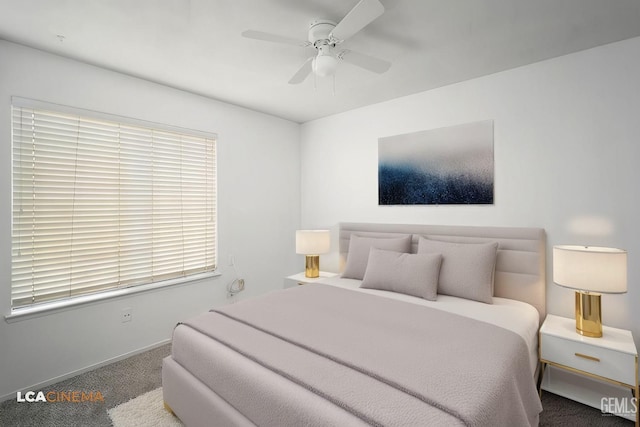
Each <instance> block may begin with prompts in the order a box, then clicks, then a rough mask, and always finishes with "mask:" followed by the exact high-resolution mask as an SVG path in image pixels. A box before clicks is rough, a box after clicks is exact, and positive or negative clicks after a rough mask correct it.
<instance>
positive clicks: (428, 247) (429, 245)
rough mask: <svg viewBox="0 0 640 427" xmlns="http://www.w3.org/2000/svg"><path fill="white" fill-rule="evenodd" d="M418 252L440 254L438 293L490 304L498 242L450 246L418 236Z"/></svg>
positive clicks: (450, 244)
mask: <svg viewBox="0 0 640 427" xmlns="http://www.w3.org/2000/svg"><path fill="white" fill-rule="evenodd" d="M418 253H439V254H442V266H441V267H440V277H439V278H438V293H439V294H443V295H451V296H454V297H460V298H466V299H470V300H474V301H480V302H484V303H487V304H493V276H494V272H495V267H496V257H497V253H498V244H497V243H453V242H442V241H439V240H430V239H426V238H424V237H422V236H421V237H420V238H419V240H418Z"/></svg>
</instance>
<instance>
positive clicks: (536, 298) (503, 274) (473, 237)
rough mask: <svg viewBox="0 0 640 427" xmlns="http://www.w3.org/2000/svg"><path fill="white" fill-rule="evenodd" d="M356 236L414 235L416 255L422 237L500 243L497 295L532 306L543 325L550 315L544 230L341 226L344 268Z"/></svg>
mask: <svg viewBox="0 0 640 427" xmlns="http://www.w3.org/2000/svg"><path fill="white" fill-rule="evenodd" d="M352 233H353V234H356V235H358V236H369V237H376V236H378V237H389V236H393V235H407V234H412V235H413V237H412V252H416V250H417V245H418V236H420V235H422V236H425V237H433V238H436V239H438V240H446V241H450V242H469V243H472V242H476V243H480V242H498V258H497V261H496V273H495V285H494V295H495V296H497V297H503V298H510V299H515V300H518V301H524V302H526V303H529V304H531V305H532V306H534V307H535V308H536V309H537V310H538V313H540V322H542V321H543V320H544V318H545V316H546V302H545V298H546V297H545V295H546V278H545V273H546V269H545V260H546V255H545V250H546V238H545V232H544V229H542V228H516V227H473V226H450V225H408V224H367V223H341V224H340V248H339V249H340V264H341V269H342V268H344V264H345V261H346V258H347V252H348V251H349V239H350V238H351V234H352Z"/></svg>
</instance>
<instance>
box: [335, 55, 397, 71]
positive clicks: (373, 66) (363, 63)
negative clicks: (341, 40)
mask: <svg viewBox="0 0 640 427" xmlns="http://www.w3.org/2000/svg"><path fill="white" fill-rule="evenodd" d="M338 59H342V60H343V61H345V62H348V63H350V64H353V65H357V66H358V67H360V68H364V69H365V70H369V71H373V72H374V73H378V74H382V73H384V72H385V71H387V70H388V69H389V68H390V67H391V63H390V62H389V61H385V60H384V59H380V58H376V57H374V56H369V55H365V54H364V53H360V52H355V51H353V50H348V49H347V50H343V51H342V52H340V53H339V54H338Z"/></svg>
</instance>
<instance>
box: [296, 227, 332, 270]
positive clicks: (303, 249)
mask: <svg viewBox="0 0 640 427" xmlns="http://www.w3.org/2000/svg"><path fill="white" fill-rule="evenodd" d="M330 246H331V240H330V234H329V230H297V231H296V253H297V254H302V255H305V256H306V260H305V269H304V275H305V277H310V278H315V277H319V276H320V256H319V255H320V254H325V253H327V252H329V248H330Z"/></svg>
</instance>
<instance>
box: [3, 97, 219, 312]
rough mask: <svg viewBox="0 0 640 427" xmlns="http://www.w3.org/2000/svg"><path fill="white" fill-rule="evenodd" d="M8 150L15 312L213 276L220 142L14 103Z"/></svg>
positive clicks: (206, 136)
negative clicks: (180, 280) (109, 292)
mask: <svg viewBox="0 0 640 427" xmlns="http://www.w3.org/2000/svg"><path fill="white" fill-rule="evenodd" d="M12 143H13V160H12V161H13V163H12V164H13V171H12V173H13V207H12V263H11V266H12V271H11V279H12V280H11V306H12V309H16V308H21V307H29V306H33V305H36V304H39V303H43V302H52V301H61V300H68V299H70V298H75V297H78V296H83V295H88V294H94V293H98V292H106V291H112V290H114V289H120V288H127V287H132V286H139V285H145V284H150V283H156V282H162V281H166V280H169V279H174V281H175V279H179V278H188V277H189V276H193V275H195V274H200V273H204V272H212V271H214V270H215V268H216V140H215V135H211V134H201V133H198V132H192V131H185V130H182V129H180V130H175V129H171V128H169V127H167V128H164V129H163V128H160V125H156V124H149V123H145V122H136V121H133V120H127V119H123V118H121V117H114V116H105V115H99V114H97V113H95V114H93V113H90V112H84V111H83V112H81V113H80V114H78V113H77V110H71V109H68V108H65V107H60V106H50V105H46V104H42V103H39V102H36V101H29V100H21V99H16V98H14V101H13V105H12ZM185 280H188V279H185Z"/></svg>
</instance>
